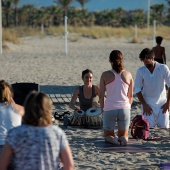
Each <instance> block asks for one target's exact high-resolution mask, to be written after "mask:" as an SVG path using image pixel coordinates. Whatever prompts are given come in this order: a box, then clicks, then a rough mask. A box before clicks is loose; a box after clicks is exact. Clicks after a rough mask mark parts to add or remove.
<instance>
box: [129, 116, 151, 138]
mask: <svg viewBox="0 0 170 170" xmlns="http://www.w3.org/2000/svg"><path fill="white" fill-rule="evenodd" d="M130 128H131V135H132V137H133V138H134V139H144V140H146V139H147V138H148V136H149V128H150V126H149V122H148V120H147V119H146V118H145V117H144V116H143V115H137V116H135V118H134V119H133V120H132V122H131V125H130Z"/></svg>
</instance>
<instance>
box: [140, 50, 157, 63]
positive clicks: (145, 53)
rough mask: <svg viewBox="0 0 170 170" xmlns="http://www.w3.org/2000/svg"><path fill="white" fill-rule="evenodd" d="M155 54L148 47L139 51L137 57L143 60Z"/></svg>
mask: <svg viewBox="0 0 170 170" xmlns="http://www.w3.org/2000/svg"><path fill="white" fill-rule="evenodd" d="M154 56H155V55H154V52H153V50H151V49H149V48H144V49H143V50H142V51H141V53H140V54H139V58H140V60H141V61H143V60H144V59H145V58H146V59H151V58H153V57H154Z"/></svg>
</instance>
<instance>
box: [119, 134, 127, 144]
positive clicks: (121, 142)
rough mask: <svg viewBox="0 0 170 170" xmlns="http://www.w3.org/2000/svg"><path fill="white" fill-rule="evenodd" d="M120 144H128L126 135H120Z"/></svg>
mask: <svg viewBox="0 0 170 170" xmlns="http://www.w3.org/2000/svg"><path fill="white" fill-rule="evenodd" d="M119 141H120V145H123V146H126V145H127V140H126V138H125V137H124V136H121V137H119Z"/></svg>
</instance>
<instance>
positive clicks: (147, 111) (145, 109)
mask: <svg viewBox="0 0 170 170" xmlns="http://www.w3.org/2000/svg"><path fill="white" fill-rule="evenodd" d="M136 95H137V97H138V99H139V101H140V103H141V104H142V106H143V114H146V115H151V114H152V108H151V107H150V106H149V105H148V104H147V103H146V101H145V99H144V98H143V95H142V93H141V92H139V93H137V94H136Z"/></svg>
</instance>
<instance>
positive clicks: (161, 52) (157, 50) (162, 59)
mask: <svg viewBox="0 0 170 170" xmlns="http://www.w3.org/2000/svg"><path fill="white" fill-rule="evenodd" d="M162 40H163V38H162V37H161V36H157V37H156V43H157V45H156V46H155V47H153V49H152V50H153V52H154V54H155V61H157V62H158V63H161V64H166V55H165V48H164V47H161V43H162Z"/></svg>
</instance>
